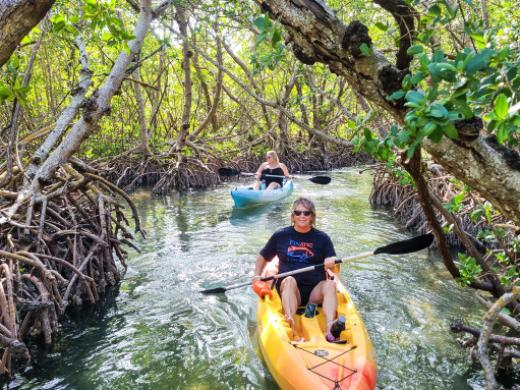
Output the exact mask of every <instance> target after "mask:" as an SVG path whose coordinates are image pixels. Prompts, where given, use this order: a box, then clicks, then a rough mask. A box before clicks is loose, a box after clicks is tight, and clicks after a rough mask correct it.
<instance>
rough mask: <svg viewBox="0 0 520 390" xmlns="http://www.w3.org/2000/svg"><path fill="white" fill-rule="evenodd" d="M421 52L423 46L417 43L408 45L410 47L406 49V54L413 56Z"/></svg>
mask: <svg viewBox="0 0 520 390" xmlns="http://www.w3.org/2000/svg"><path fill="white" fill-rule="evenodd" d="M422 52H424V48H423V46H422V45H419V44H417V45H413V46H410V47H409V48H408V50H407V51H406V54H408V55H410V56H413V55H415V54H420V53H422Z"/></svg>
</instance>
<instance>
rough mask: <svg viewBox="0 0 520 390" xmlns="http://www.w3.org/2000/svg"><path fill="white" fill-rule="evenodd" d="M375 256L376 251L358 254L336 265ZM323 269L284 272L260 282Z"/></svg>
mask: <svg viewBox="0 0 520 390" xmlns="http://www.w3.org/2000/svg"><path fill="white" fill-rule="evenodd" d="M373 254H374V251H370V252H363V253H360V254H357V255H354V256H348V257H344V258H343V259H336V261H335V263H336V264H341V263H346V262H349V261H352V260H359V259H364V258H365V257H370V256H372V255H373ZM323 267H325V264H318V265H311V266H310V267H305V268H300V269H297V270H294V271H289V272H284V273H282V274H276V275H272V276H266V277H263V278H261V279H260V280H261V281H263V282H267V281H268V280H276V279H280V278H285V277H286V276H291V275H298V274H302V273H304V272H309V271H315V270H318V269H320V268H323Z"/></svg>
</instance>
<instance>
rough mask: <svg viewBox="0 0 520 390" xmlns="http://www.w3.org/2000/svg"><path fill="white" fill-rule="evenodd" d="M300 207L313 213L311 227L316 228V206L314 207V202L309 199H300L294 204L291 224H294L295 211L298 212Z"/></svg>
mask: <svg viewBox="0 0 520 390" xmlns="http://www.w3.org/2000/svg"><path fill="white" fill-rule="evenodd" d="M298 206H303V207H305V208H306V209H307V210H309V211H310V212H311V225H312V226H314V224H315V223H316V206H314V203H313V202H312V200H310V199H307V198H298V199H296V200H295V201H294V202H293V204H292V208H291V222H292V223H293V224H294V221H293V216H294V214H293V213H294V210H296V207H298Z"/></svg>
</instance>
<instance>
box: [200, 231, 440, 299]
mask: <svg viewBox="0 0 520 390" xmlns="http://www.w3.org/2000/svg"><path fill="white" fill-rule="evenodd" d="M432 242H433V234H431V233H428V234H423V235H421V236H417V237H414V238H410V239H408V240H403V241H397V242H394V243H392V244H388V245H385V246H382V247H379V248H376V249H375V250H373V251H369V252H363V253H360V254H358V255H353V256H348V257H345V258H343V259H336V264H341V263H347V262H349V261H352V260H359V259H363V258H365V257H369V256H373V255H378V254H380V253H386V254H389V255H398V254H405V253H411V252H417V251H420V250H421V249H425V248H428V247H429V246H430V245H431V243H432ZM324 266H325V265H324V264H318V265H311V266H310V267H305V268H300V269H297V270H294V271H289V272H284V273H282V274H277V275H272V276H265V277H263V278H260V280H261V281H263V282H267V281H269V280H276V279H280V278H284V277H286V276H291V275H296V274H302V273H304V272H309V271H314V270H318V269H320V268H323V267H324ZM252 283H253V282H252V281H249V282H245V283H239V284H234V285H231V286H227V287H216V288H210V289H207V290H201V291H200V292H201V293H202V294H218V293H224V292H226V291H228V290H233V289H235V288H240V287H245V286H249V285H251V284H252Z"/></svg>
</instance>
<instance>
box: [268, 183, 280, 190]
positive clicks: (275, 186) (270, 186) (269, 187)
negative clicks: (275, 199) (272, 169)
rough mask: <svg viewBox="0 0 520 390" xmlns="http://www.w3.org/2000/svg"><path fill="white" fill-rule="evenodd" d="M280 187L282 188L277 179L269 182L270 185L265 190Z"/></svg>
mask: <svg viewBox="0 0 520 390" xmlns="http://www.w3.org/2000/svg"><path fill="white" fill-rule="evenodd" d="M278 188H280V184H279V183H277V182H275V181H272V182H271V183H269V185H268V186H267V188H266V189H265V190H266V191H271V190H276V189H278Z"/></svg>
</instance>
